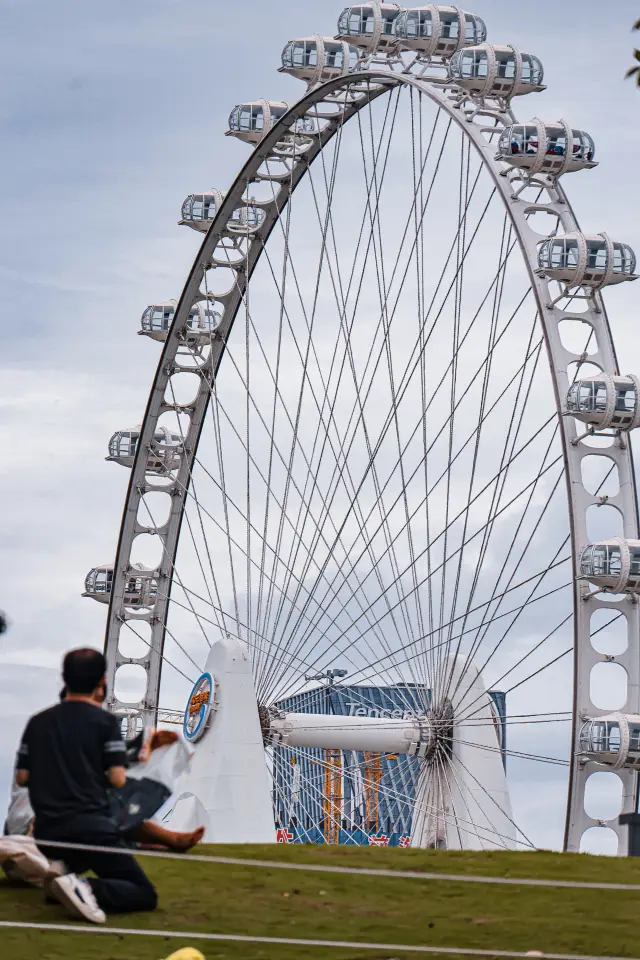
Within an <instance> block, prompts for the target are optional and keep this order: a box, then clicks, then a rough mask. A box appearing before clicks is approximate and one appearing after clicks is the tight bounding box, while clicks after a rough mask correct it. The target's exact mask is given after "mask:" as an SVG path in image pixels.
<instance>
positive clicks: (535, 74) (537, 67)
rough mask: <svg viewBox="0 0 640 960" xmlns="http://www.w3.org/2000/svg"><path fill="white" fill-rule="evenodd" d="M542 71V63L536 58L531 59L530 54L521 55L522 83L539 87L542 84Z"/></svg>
mask: <svg viewBox="0 0 640 960" xmlns="http://www.w3.org/2000/svg"><path fill="white" fill-rule="evenodd" d="M543 76H544V71H543V69H542V63H541V62H540V60H538V58H537V57H532V56H531V54H530V53H523V54H522V82H523V83H530V84H532V85H533V86H539V85H540V84H541V83H542V78H543Z"/></svg>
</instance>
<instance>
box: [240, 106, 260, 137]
mask: <svg viewBox="0 0 640 960" xmlns="http://www.w3.org/2000/svg"><path fill="white" fill-rule="evenodd" d="M232 129H235V130H239V131H240V132H241V133H251V132H252V131H255V130H263V129H264V110H263V109H262V105H259V104H245V105H244V106H242V107H238V109H237V110H236V111H235V115H234V126H233V128H232Z"/></svg>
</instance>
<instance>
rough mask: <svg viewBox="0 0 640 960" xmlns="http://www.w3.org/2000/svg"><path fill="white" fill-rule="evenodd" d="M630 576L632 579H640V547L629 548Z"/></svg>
mask: <svg viewBox="0 0 640 960" xmlns="http://www.w3.org/2000/svg"><path fill="white" fill-rule="evenodd" d="M629 559H630V566H629V576H630V577H632V578H635V577H640V547H630V548H629Z"/></svg>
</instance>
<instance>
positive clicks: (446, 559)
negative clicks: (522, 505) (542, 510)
mask: <svg viewBox="0 0 640 960" xmlns="http://www.w3.org/2000/svg"><path fill="white" fill-rule="evenodd" d="M551 419H553V418H551ZM549 422H551V420H550V421H548V423H549ZM547 425H548V424H545V425H543V427H542V428H540V430H539V431H537V433H540V432H541V431H542V430H543V429H544V427H545V426H547ZM537 433H536V435H537ZM536 435H534V437H531V438H530V439H529V440H528V441H527V442H526V443H525V444H524V445H523V446H522V447H521V448H520V450H519V451H518V453H517V454H516V455H515V456H520V455H521V454H522V453H523V452H524V451H525V450H526V449H527V448H528V446H529V445H530V444H531V443H532V442H533V439H534V438H535V436H536ZM560 460H561V456H560V457H558V458H557V459H556V460H555V461H553V462H552V463H551V464H549V465H548V466H547V467H546V468H544V469H543V470H542V471H539V474H538V475H537V476H536V477H535V478H534V479H533V480H532V481H530V482H529V483H527V484H526V485H525V486H524V487H523V488H522V489H521V490H520V491H519V492H518V493H517V494H516V495H515V496H514V497H512V499H511V500H510V501H509V502H508V503H506V504H504V505H503V507H501V509H500V510H499V511H497V514H496V515H500V514H501V513H504V512H505V511H506V510H507V509H509V507H510V506H512V505H513V503H515V502H517V500H518V499H519V498H520V497H521V496H523V495H524V494H525V493H526V492H527V491H528V490H529V489H530V488H531V486H533V485H534V484H536V483H537V482H538V480H539V479H540V476H543V475H544V474H546V473H547V472H548V471H549V470H550V469H552V468H553V466H555V465H556V463H558V462H559V461H560ZM506 466H507V465H505V466H503V468H502V469H503V470H504V469H506ZM494 480H495V478H493V481H494ZM493 481H489V484H487V485H486V486H485V487H484V488H483V489H482V490H480V491H479V492H478V494H476V496H475V497H474V498H473V500H472V501H471V502H470V503H468V504H467V505H466V507H465V508H464V509H463V510H461V511H460V512H459V513H458V514H457V515H456V516H455V517H454V518H453V519H452V520H451V521H450V523H449V526H450V525H451V524H453V523H455V522H457V521H458V520H459V519H460V518H461V517H463V516H464V514H465V513H466V511H468V510H470V509H471V508H472V506H473V504H474V502H475V501H476V500H478V499H479V497H480V496H481V495H482V494H483V493H484V492H485V490H486V489H488V487H489V486H490V484H491V483H492V482H493ZM486 526H487V524H486V523H485V524H483V525H482V526H481V527H480V528H479V529H478V530H477V531H476V532H475V533H474V534H472V535H471V536H470V537H468V538H467V542H471V541H472V540H474V539H475V538H476V537H477V536H479V535H480V534H481V533H482V532H483V530H484V528H485V527H486ZM443 535H444V530H442V531H440V533H439V534H438V535H437V537H435V538H434V539H433V541H432V543H435V542H437V541H438V540H440V539H441V538H442V537H443ZM458 549H460V548H458ZM457 552H458V550H454V551H453V552H452V553H451V554H450V555H449V556H448V557H446V558H445V559H444V560H443V562H442V563H441V564H439V566H438V567H437V568H436V569H434V570H433V573H437V572H439V570H440V569H441V568H442V566H443V565H444V563H448V562H450V561H451V559H452V558H454V557H456V556H457ZM425 553H426V548H425V549H424V550H423V551H421V553H420V554H419V555H418V558H417V559H420V558H421V557H422V556H423V555H424V554H425ZM380 559H382V558H380ZM378 562H379V561H378ZM405 573H406V570H403V571H402V574H403V575H404V574H405ZM425 581H426V578H424V579H423V580H421V581H420V583H419V586H422V585H423V584H424V583H425ZM388 589H389V587H387V588H386V590H387V591H388ZM379 599H380V597H376V599H375V600H374V601H373V603H372V605H371V606H374V605H375V603H376V601H377V600H379ZM385 615H386V614H383V615H382V617H380V618H379V619H380V620H381V619H384V616H385ZM360 616H361V615H360ZM359 619H360V617H356V618H355V619H354V620H352V621H351V623H350V627H353V626H355V625H356V624H357V623H358V621H359ZM378 622H379V621H378ZM365 632H366V631H365Z"/></svg>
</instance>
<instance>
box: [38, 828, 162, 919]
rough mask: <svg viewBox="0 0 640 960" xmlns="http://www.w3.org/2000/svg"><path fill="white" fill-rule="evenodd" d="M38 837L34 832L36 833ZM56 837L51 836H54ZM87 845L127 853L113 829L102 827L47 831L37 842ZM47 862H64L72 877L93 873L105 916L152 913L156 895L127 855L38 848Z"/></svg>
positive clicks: (94, 885) (137, 866)
mask: <svg viewBox="0 0 640 960" xmlns="http://www.w3.org/2000/svg"><path fill="white" fill-rule="evenodd" d="M36 833H37V829H36ZM54 833H55V834H57V835H53V834H54ZM41 839H42V840H57V841H65V840H66V841H67V842H69V843H86V844H87V845H89V846H96V847H113V848H114V851H117V850H119V849H120V850H122V849H125V850H126V845H125V844H124V842H123V841H122V839H121V838H120V837H119V836H118V834H117V833H116V832H115V831H114V830H113V828H111V829H109V828H104V827H101V826H98V825H96V826H94V827H85V828H84V829H83V830H82V831H81V832H80V831H76V830H75V829H73V828H71V829H67V830H61V829H58V830H55V831H50V830H47V831H46V836H42V837H37V841H36V842H38V841H39V840H41ZM40 849H41V850H42V852H43V853H44V855H45V856H46V857H48V858H49V859H50V860H64V862H65V864H66V866H67V869H68V870H69V871H70V872H71V873H78V874H80V873H86V872H87V870H92V871H93V873H95V875H96V876H95V878H94V877H91V878H89V883H90V884H91V888H92V890H93V893H94V896H95V898H96V900H97V901H98V904H99V906H100V907H102V909H103V910H104V912H105V913H130V912H132V911H136V910H155V908H156V907H157V905H158V895H157V893H156V891H155V887H154V886H153V884H152V883H151V881H150V880H149V878H148V877H147V875H146V873H145V872H144V870H143V869H142V867H141V866H140V864H139V863H138V862H137V861H136V860H135V858H134V857H132V856H131V855H130V854H128V853H118V852H114V853H96V852H91V851H88V850H74V849H73V848H64V847H47V845H46V844H45V843H43V844H42V846H41V847H40Z"/></svg>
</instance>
